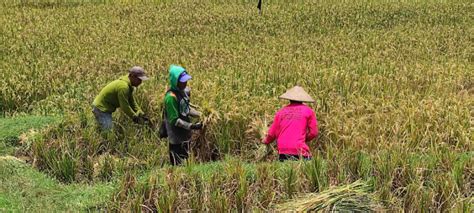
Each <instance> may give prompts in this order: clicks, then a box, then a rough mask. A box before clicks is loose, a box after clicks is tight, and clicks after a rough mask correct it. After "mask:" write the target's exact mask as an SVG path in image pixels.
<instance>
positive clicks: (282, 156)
mask: <svg viewBox="0 0 474 213" xmlns="http://www.w3.org/2000/svg"><path fill="white" fill-rule="evenodd" d="M301 158H302V159H303V160H311V157H306V156H299V155H286V154H280V155H279V157H278V159H279V160H280V161H281V162H283V161H286V160H300V159H301Z"/></svg>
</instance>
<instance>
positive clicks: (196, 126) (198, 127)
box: [191, 123, 202, 130]
mask: <svg viewBox="0 0 474 213" xmlns="http://www.w3.org/2000/svg"><path fill="white" fill-rule="evenodd" d="M191 129H193V130H199V129H202V123H195V124H191Z"/></svg>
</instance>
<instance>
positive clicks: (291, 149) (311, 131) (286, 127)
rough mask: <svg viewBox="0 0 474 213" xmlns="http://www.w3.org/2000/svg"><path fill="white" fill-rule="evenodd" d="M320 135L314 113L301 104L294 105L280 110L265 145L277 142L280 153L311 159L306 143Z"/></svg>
mask: <svg viewBox="0 0 474 213" xmlns="http://www.w3.org/2000/svg"><path fill="white" fill-rule="evenodd" d="M317 135H318V121H317V120H316V115H315V113H314V111H313V110H312V109H311V108H309V107H308V106H306V105H304V104H301V103H292V104H289V105H287V106H285V107H283V108H282V109H280V110H279V111H278V112H277V113H276V115H275V119H274V121H273V124H272V125H271V127H270V129H269V131H268V135H267V137H266V138H265V141H264V143H265V144H269V143H271V142H273V141H274V140H275V139H276V140H277V146H278V153H279V154H286V155H302V156H305V157H310V156H311V152H310V150H309V147H308V145H307V144H306V142H309V141H311V140H313V139H314V138H316V136H317Z"/></svg>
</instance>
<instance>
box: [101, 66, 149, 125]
mask: <svg viewBox="0 0 474 213" xmlns="http://www.w3.org/2000/svg"><path fill="white" fill-rule="evenodd" d="M146 80H148V77H147V76H146V74H145V71H144V70H143V68H142V67H139V66H135V67H132V68H131V69H130V70H129V71H128V75H125V76H122V77H120V78H119V79H117V80H115V81H112V82H111V83H109V84H107V86H105V87H104V88H103V89H102V90H101V91H100V93H99V95H97V97H96V98H95V99H94V103H93V104H92V105H93V107H92V108H93V109H92V112H93V113H94V116H95V118H96V121H97V123H98V124H99V127H100V129H101V130H103V131H110V130H112V128H113V123H112V113H113V112H115V110H116V109H117V108H120V109H122V111H123V112H124V113H125V114H126V115H127V116H128V117H130V118H131V119H132V120H133V122H135V123H140V122H141V121H146V120H148V118H147V117H146V116H145V113H143V111H142V110H141V108H140V107H139V106H138V104H137V103H136V102H135V98H134V90H135V87H138V86H139V85H140V84H142V81H146Z"/></svg>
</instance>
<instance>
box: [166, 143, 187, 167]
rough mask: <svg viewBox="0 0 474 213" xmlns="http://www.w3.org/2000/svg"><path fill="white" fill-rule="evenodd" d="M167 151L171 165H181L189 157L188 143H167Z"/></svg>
mask: <svg viewBox="0 0 474 213" xmlns="http://www.w3.org/2000/svg"><path fill="white" fill-rule="evenodd" d="M169 153H170V162H171V165H173V166H177V165H181V164H183V162H184V161H185V160H186V159H188V157H189V143H182V144H169Z"/></svg>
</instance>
